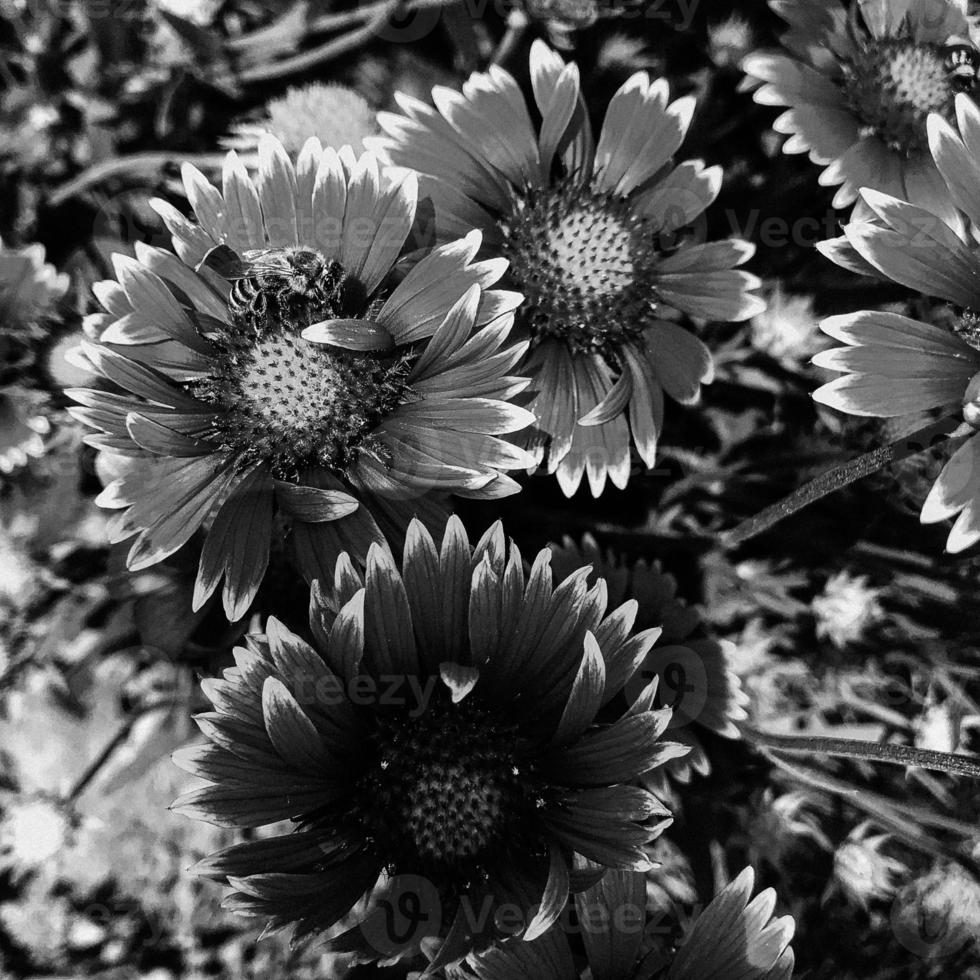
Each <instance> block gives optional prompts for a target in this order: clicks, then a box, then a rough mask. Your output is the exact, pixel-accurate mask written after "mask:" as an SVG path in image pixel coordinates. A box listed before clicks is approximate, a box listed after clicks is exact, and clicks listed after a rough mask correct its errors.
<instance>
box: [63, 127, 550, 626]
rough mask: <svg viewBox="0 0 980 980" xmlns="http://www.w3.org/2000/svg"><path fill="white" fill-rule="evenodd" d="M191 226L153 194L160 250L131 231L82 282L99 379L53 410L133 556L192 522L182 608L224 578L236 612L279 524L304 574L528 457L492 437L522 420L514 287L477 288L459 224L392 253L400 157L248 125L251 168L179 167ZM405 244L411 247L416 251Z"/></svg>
mask: <svg viewBox="0 0 980 980" xmlns="http://www.w3.org/2000/svg"><path fill="white" fill-rule="evenodd" d="M184 183H185V188H186V191H187V196H188V199H189V201H190V203H191V207H192V208H193V210H194V213H195V215H196V216H197V219H198V222H197V223H193V222H191V221H189V220H188V219H186V218H185V217H183V215H181V214H180V213H179V212H178V211H177V210H176V209H175V208H174V207H172V206H171V205H169V204H167V203H165V202H163V201H157V202H155V207H156V209H157V211H158V212H159V213H160V215H161V217H162V218H163V220H164V222H165V223H166V225H167V227H168V228H169V230H170V232H171V234H172V236H173V244H174V249H175V250H176V253H177V254H176V255H175V254H173V253H172V252H169V251H166V250H164V249H161V248H155V247H150V246H147V245H142V244H138V245H137V246H136V257H135V258H130V257H127V256H123V255H117V256H115V257H114V264H115V271H116V276H117V278H116V279H115V280H109V281H106V282H102V283H98V284H97V285H96V286H95V292H96V296H97V298H98V299H99V301H100V303H101V304H102V306H103V308H104V311H105V312H103V313H98V314H93V315H92V316H91V317H90V318H89V320H88V322H87V325H86V326H87V328H88V330H89V331H90V333H93V334H94V335H96V336H97V337H98V343H96V344H89V345H87V347H86V352H87V357H88V359H89V361H90V362H91V363H92V365H93V366H94V368H95V369H96V370H97V372H98V373H99V375H101V377H102V379H103V381H104V386H103V387H101V388H81V389H69V391H68V394H69V395H70V396H71V397H72V398H73V399H74V400H75V401H76V402H78V403H79V405H78V407H75V408H72V409H71V412H72V414H73V415H74V416H75V417H76V418H77V419H79V420H80V421H81V422H83V423H85V424H86V425H88V426H90V427H91V428H93V429H95V430H97V431H96V432H95V433H94V434H91V435H89V436H88V437H87V441H88V442H89V443H90V444H91V445H93V446H95V447H96V448H97V449H99V450H100V452H101V454H102V456H103V457H106V458H107V459H108V460H109V461H110V462H109V464H108V465H106V466H104V467H103V471H106V472H109V473H110V475H111V476H112V477H113V479H111V481H110V482H109V484H108V485H107V486H106V488H105V490H104V491H103V493H102V494H101V495H100V497H99V498H98V503H99V504H100V505H101V506H104V507H107V508H110V509H115V510H118V511H119V512H120V513H119V515H118V516H117V517H116V519H115V520H114V522H113V523H112V526H111V532H110V533H111V538H112V540H113V541H116V542H118V541H123V540H126V539H129V538H135V541H134V543H133V545H132V547H131V548H130V550H129V554H128V558H127V561H128V565H129V568H130V569H131V570H138V569H143V568H147V567H149V566H151V565H154V564H156V563H157V562H160V561H162V560H164V559H165V558H167V557H168V556H170V555H172V554H174V553H175V552H176V551H177V550H179V549H180V548H182V547H183V546H184V545H185V544H187V543H188V542H189V541H190V540H191V538H192V537H193V536H194V535H195V534H196V533H197V532H198V531H199V530H202V529H203V530H204V531H205V532H206V535H205V537H204V541H203V547H202V551H201V555H200V561H199V566H198V576H197V582H196V587H195V592H194V606H195V608H200V607H201V606H202V605H203V604H204V602H206V601H207V600H208V598H209V597H210V596H211V595H212V594H214V593H215V591H216V590H217V589H218V587H219V586H220V585H221V584H222V581H223V582H224V585H223V602H224V609H225V613H226V615H227V616H228V617H229V618H230V619H232V620H235V619H239V618H240V617H241V616H243V615H244V613H245V612H246V610H247V609H248V607H249V605H250V603H251V602H252V600H253V598H254V597H255V595H256V593H257V590H258V588H259V585H260V583H261V581H262V579H263V577H264V575H265V572H266V568H267V565H268V561H269V553H270V547H271V546H272V543H273V535H276V536H277V539H278V538H279V537H282V535H283V534H284V533H286V532H288V533H289V536H290V538H291V540H292V545H293V552H294V554H295V558H296V562H297V564H298V567H299V568H300V570H301V571H302V572H303V574H304V575H305V576H306V577H307V579H309V580H312V579H315V578H323V579H325V580H326V579H329V578H330V577H331V576H332V572H333V566H334V563H335V561H336V559H337V557H338V556H339V555H340V554H341V553H343V552H346V551H349V552H351V553H352V554H354V556H355V560H358V561H363V560H364V558H365V557H366V555H367V552H368V550H369V548H370V546H371V544H372V543H377V544H382V543H384V541H385V540H386V537H390V538H391V539H392V540H393V541H397V540H399V537H400V536H402V535H403V534H404V529H405V527H406V526H407V524H408V521H409V520H410V519H411V517H412V516H413V515H415V514H419V515H421V516H422V517H423V518H425V519H426V520H428V521H430V522H431V521H436V522H438V520H439V519H442V520H444V519H445V515H446V504H445V498H446V495H447V494H449V493H458V494H462V495H473V496H479V497H483V498H495V497H499V496H502V495H506V494H509V493H513V492H515V491H516V490H518V489H519V487H518V484H517V483H516V482H515V481H514V480H512V479H511V478H510V477H508V476H507V475H506V472H507V471H509V470H514V469H519V468H521V467H524V466H526V465H527V462H528V457H527V454H526V453H524V452H523V451H522V450H521V449H519V448H517V447H516V446H514V445H512V444H511V443H509V442H506V441H505V440H503V439H502V438H500V436H501V435H504V434H509V433H512V432H515V431H517V430H519V429H522V428H524V427H525V426H526V425H528V424H529V422H531V421H533V416H532V415H531V414H530V413H529V412H528V411H527V410H525V409H523V408H520V407H518V406H516V405H514V404H513V403H512V402H511V399H512V398H513V396H514V395H515V394H517V393H519V392H520V391H522V390H523V389H524V388H525V387H526V385H527V381H526V380H524V379H522V378H520V377H517V376H515V375H512V374H510V373H509V372H510V371H511V369H513V368H514V367H515V366H516V365H517V363H518V362H519V361H520V360H521V358H522V357H523V356H524V353H525V351H526V345H520V344H518V345H511V346H508V344H507V341H508V336H509V333H510V327H511V324H512V321H513V311H514V309H515V307H516V306H517V305H518V304H519V302H520V300H521V297H520V294H518V293H514V292H509V291H500V290H494V289H491V288H490V287H491V286H492V285H493V284H494V283H496V282H497V281H498V280H499V279H500V277H501V276H502V275H503V273H504V271H505V268H506V262H505V261H504V260H503V259H497V260H492V259H491V260H485V261H476V253H477V251H478V250H479V247H480V235H479V232H472V233H470V234H468V235H467V236H466V237H464V238H462V239H459V240H456V241H452V242H448V243H446V244H444V245H441V246H440V247H438V248H435V249H434V250H431V251H429V252H428V253H427V254H426V255H424V257H421V258H420V259H418V261H415V262H414V264H412V265H411V268H410V269H406V267H405V266H404V265H398V269H397V271H395V267H396V264H398V263H399V259H400V257H401V256H402V255H403V252H404V251H405V250H406V242H407V241H409V239H410V234H411V230H412V226H413V222H414V219H415V211H416V205H417V200H418V197H417V184H416V179H415V177H414V175H412V174H410V173H407V172H404V171H402V172H400V173H395V172H393V171H387V170H383V169H382V168H381V167H380V165H379V161H378V159H377V158H376V157H375V156H374V155H373V154H370V153H366V154H364V155H363V156H361V157H360V158H359V159H358V158H355V156H354V154H353V152H352V151H351V149H350V148H349V147H345V148H344V149H342V150H341V151H340V152H339V153H338V152H337V151H335V150H333V149H332V148H329V147H328V148H323V147H322V146H321V144H320V142H319V140H317V139H315V138H312V139H310V140H309V141H307V143H306V145H305V146H304V148H303V150H302V151H301V152H300V154H299V156H298V157H297V158H296V159H295V160H293V159H292V158H290V157H289V155H288V154H287V153H286V152H285V150H284V149H283V147H282V144H281V143H279V142H278V141H277V140H276V139H275V138H274V137H272V136H268V135H267V136H265V137H264V138H263V139H262V141H261V142H260V146H259V168H258V177H257V180H253V179H252V178H251V177H250V176H249V175H248V173H247V172H246V170H245V168H244V165H243V164H242V162H241V160H240V159H239V158H238V157H237V155H236V154H235V153H234V152H231V153H230V154H229V155H228V158H227V160H226V163H225V167H224V173H223V176H222V186H221V189H218V188H217V187H215V186H213V185H212V184H210V183H209V182H208V181H207V180H206V179H205V178H204V176H203V175H202V174H201V173H200V172H199V171H197V170H196V169H195V168H193V167H191V166H185V168H184ZM416 258H418V257H417V256H416Z"/></svg>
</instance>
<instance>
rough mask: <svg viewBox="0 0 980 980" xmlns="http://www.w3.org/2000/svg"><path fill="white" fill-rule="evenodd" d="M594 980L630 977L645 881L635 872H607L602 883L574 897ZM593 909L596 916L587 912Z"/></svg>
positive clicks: (643, 905)
mask: <svg viewBox="0 0 980 980" xmlns="http://www.w3.org/2000/svg"><path fill="white" fill-rule="evenodd" d="M575 907H576V909H577V910H578V914H579V919H580V921H583V922H589V923H590V924H591V925H592V926H593V928H589V929H583V930H582V940H583V942H584V943H585V949H586V953H587V954H588V957H589V965H590V966H591V967H592V975H593V977H594V980H621V978H623V977H630V976H633V973H634V968H635V966H636V961H637V959H638V958H639V955H640V948H641V947H642V945H643V934H644V927H645V925H646V879H645V877H644V876H643V875H642V874H639V873H637V872H635V871H622V870H619V869H615V870H611V871H607V872H606V874H605V876H604V877H603V879H602V880H601V881H600V882H598V883H597V884H595V885H593V886H592V887H591V888H589V889H588V890H586V891H584V892H582V893H581V894H580V895H576V896H575ZM592 909H595V910H596V912H597V913H598V914H594V913H593V912H592V911H591V910H592Z"/></svg>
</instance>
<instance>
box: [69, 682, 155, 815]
mask: <svg viewBox="0 0 980 980" xmlns="http://www.w3.org/2000/svg"><path fill="white" fill-rule="evenodd" d="M172 707H173V705H172V704H171V703H170V702H168V701H163V702H160V701H158V702H156V703H154V704H148V705H147V706H146V707H145V708H141V709H140V710H139V711H137V712H136V713H135V714H133V715H131V716H130V717H129V718H127V719H126V721H125V723H124V724H123V725H122V726H121V727H120V729H119V730H118V731H117V732H116V734H115V735H113V736H112V738H111V739H109V742H108V744H107V745H106V746H105V748H104V749H103V750H102V751H101V752H100V753H99V754H98V755H97V756H96V757H95V758H94V759H93V760H92V761H91V762H90V763H89V764H88V766H86V768H85V771H84V772H83V773H82V774H81V776H79V777H78V779H77V780H75V784H74V786H72V788H71V789H70V790H69V791H68V794H67V795H66V796H65V799H64V802H65V803H66V804H71V803H74V802H75V801H76V800H77V799H78V798H79V797H80V796H81V795H82V793H84V792H85V789H86V788H87V787H88V785H89V784H90V783H91V782H92V780H93V779H95V777H96V776H98V774H99V773H100V772H101V771H102V768H103V767H104V766H105V764H106V763H107V762H108V761H109V760H110V759H111V758H112V756H113V755H114V754H115V751H116V749H118V748H119V746H120V745H122V744H123V742H125V741H126V739H127V738H129V735H130V733H131V732H132V730H133V727H134V726H135V724H136V722H137V721H139V719H140V718H142V717H143V716H144V715H148V714H149V713H150V712H151V711H159V710H160V709H161V708H167V709H169V708H172Z"/></svg>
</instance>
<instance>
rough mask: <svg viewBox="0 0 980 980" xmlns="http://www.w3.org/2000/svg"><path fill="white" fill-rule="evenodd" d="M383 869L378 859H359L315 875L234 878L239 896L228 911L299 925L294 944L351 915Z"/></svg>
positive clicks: (231, 881)
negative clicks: (240, 909) (247, 913)
mask: <svg viewBox="0 0 980 980" xmlns="http://www.w3.org/2000/svg"><path fill="white" fill-rule="evenodd" d="M380 870H381V869H380V867H379V864H378V861H377V859H376V858H374V857H372V856H370V855H357V856H353V857H351V858H348V859H347V860H345V861H342V862H340V863H339V864H336V865H334V866H333V867H331V868H329V869H327V870H325V871H321V872H315V873H312V874H274V873H273V874H259V875H250V876H247V877H235V876H231V877H230V879H229V883H230V884H231V885H232V887H234V888H235V889H237V891H238V893H239V895H240V896H241V897H243V898H251V899H253V901H251V902H248V901H246V902H244V903H242V904H238V903H236V900H235V899H236V898H237V897H238V896H231V898H230V900H226V901H225V903H224V904H225V906H226V907H228V908H245V909H247V910H248V911H249V912H252V913H257V914H264V915H269V916H272V918H273V922H274V923H275V924H277V925H279V924H285V923H288V922H296V923H297V928H296V932H295V933H294V937H293V941H294V944H295V943H298V942H299V941H300V940H301V939H303V938H305V936H307V935H309V934H310V933H311V932H320V931H323V930H326V929H329V928H330V927H331V926H333V925H335V924H336V923H337V922H338V921H339V920H340V919H341V918H342V917H343V916H345V915H346V914H347V913H348V912H350V911H351V910H352V909H353V908H354V907H355V905H356V904H357V903H358V902H359V901H360V899H361V898H362V897H363V896H364V894H365V893H366V892H368V891H369V890H370V889H371V888H372V887H373V885H374V884H375V882H376V881H377V878H378V874H379V873H380Z"/></svg>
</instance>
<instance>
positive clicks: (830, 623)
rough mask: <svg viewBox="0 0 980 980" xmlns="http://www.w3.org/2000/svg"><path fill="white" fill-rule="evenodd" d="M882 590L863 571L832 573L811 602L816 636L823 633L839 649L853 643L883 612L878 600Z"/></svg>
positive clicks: (821, 635) (878, 619)
mask: <svg viewBox="0 0 980 980" xmlns="http://www.w3.org/2000/svg"><path fill="white" fill-rule="evenodd" d="M881 592H882V590H881V589H876V588H875V587H874V586H872V585H869V584H868V577H867V576H866V575H850V574H849V573H848V572H847V571H840V572H837V573H835V574H834V575H831V576H830V578H829V579H827V584H826V585H825V586H824V590H823V592H822V593H821V594H820V595H818V596H816V597H815V598H814V600H813V603H812V609H813V615H814V616H815V617H816V620H817V636H818V637H820V638H824V637H826V638H827V639H829V640H830V642H831V643H833V644H834V646H835V647H837V648H838V649H843V648H844V647H846V646H847V645H848V644H849V643H856V642H857V641H858V640H860V639H861V638H862V637H863V636H864V635H865V633H866V632H867V631H868V630H869V629H870V628H871V627H872V626H873V625H874V624H875V623H877V622H879V621H880V620H881V619H882V617H883V616H884V612H883V610H882V608H881V603H880V602H879V601H878V599H879V597H880V596H881Z"/></svg>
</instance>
